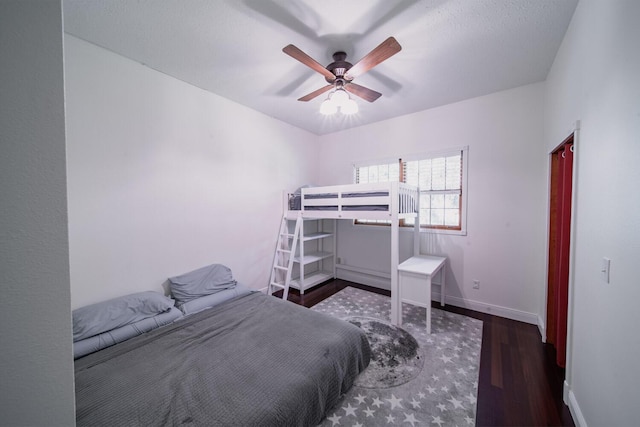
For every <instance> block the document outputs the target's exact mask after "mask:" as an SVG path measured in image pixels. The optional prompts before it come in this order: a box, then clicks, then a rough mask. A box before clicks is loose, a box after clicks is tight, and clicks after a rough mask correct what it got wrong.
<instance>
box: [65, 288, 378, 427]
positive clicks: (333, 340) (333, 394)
mask: <svg viewBox="0 0 640 427" xmlns="http://www.w3.org/2000/svg"><path fill="white" fill-rule="evenodd" d="M237 288H238V286H234V287H233V288H228V289H224V290H222V291H220V292H219V293H226V294H229V293H230V292H231V291H236V295H235V296H232V297H230V298H226V297H225V298H222V299H223V300H224V301H223V302H219V303H217V304H216V305H215V306H213V307H208V308H202V307H198V308H197V309H195V310H194V311H193V312H192V313H188V314H185V315H184V316H182V317H180V318H178V319H177V320H174V321H173V322H171V323H170V324H168V325H164V326H161V327H157V328H155V329H153V330H151V331H148V332H145V333H142V334H140V335H138V336H136V337H133V338H129V339H126V340H124V341H122V342H120V343H117V344H115V345H111V346H108V347H106V348H104V349H101V350H99V351H96V352H93V353H90V354H88V355H85V356H82V357H79V358H78V359H76V361H75V388H76V422H77V425H93V426H99V425H110V426H111V425H177V424H193V425H238V426H257V425H261V426H264V425H278V426H279V425H299V426H306V425H317V424H318V423H320V421H321V420H322V419H323V418H324V416H325V414H326V413H327V411H328V410H329V409H331V408H332V407H333V406H335V405H336V404H337V403H338V401H339V399H340V398H341V396H342V395H343V394H344V393H345V392H346V391H347V390H348V389H349V388H350V387H351V386H352V384H353V381H354V379H355V378H356V376H357V375H358V374H359V373H360V372H361V371H362V370H364V369H365V368H366V366H367V365H368V363H369V359H370V357H371V355H370V348H369V344H368V341H367V338H366V336H365V335H364V333H363V332H362V331H361V330H360V329H359V328H357V327H355V326H353V325H351V324H349V323H348V322H344V321H342V320H339V319H335V318H332V317H330V316H326V315H324V314H322V313H317V312H314V311H311V310H309V309H307V308H304V307H302V306H298V305H296V304H293V303H290V302H288V301H282V300H280V299H278V298H274V297H271V296H266V295H264V294H262V293H260V292H256V291H250V290H248V289H246V288H244V287H242V286H240V291H239V292H238V291H237ZM219 293H216V295H219ZM200 298H202V297H199V298H196V299H194V300H193V301H198V299H200ZM218 299H220V298H218Z"/></svg>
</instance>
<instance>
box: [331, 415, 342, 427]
mask: <svg viewBox="0 0 640 427" xmlns="http://www.w3.org/2000/svg"><path fill="white" fill-rule="evenodd" d="M340 418H342V417H341V416H340V415H338V414H333V416H332V417H327V419H328V420H329V421H331V425H332V426H334V425H336V424H340Z"/></svg>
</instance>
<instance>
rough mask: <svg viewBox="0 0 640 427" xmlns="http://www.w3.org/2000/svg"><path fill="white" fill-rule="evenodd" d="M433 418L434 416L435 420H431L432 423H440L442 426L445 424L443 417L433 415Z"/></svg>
mask: <svg viewBox="0 0 640 427" xmlns="http://www.w3.org/2000/svg"><path fill="white" fill-rule="evenodd" d="M431 418H433V421H431V424H438V425H439V426H441V427H442V424H444V421H442V418H440V417H439V416H437V417H434V416H433V415H432V416H431Z"/></svg>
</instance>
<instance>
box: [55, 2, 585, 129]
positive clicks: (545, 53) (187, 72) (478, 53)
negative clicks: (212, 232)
mask: <svg viewBox="0 0 640 427" xmlns="http://www.w3.org/2000/svg"><path fill="white" fill-rule="evenodd" d="M577 1H578V0H322V1H320V0H137V1H133V0H100V1H86V0H64V26H65V31H66V32H67V33H69V34H72V35H74V36H76V37H79V38H81V39H83V40H86V41H89V42H92V43H94V44H96V45H98V46H102V47H104V48H106V49H109V50H111V51H113V52H116V53H118V54H121V55H123V56H125V57H128V58H130V59H133V60H135V61H138V62H140V63H142V64H145V65H146V66H148V67H150V68H153V69H155V70H158V71H160V72H162V73H165V74H168V75H170V76H173V77H175V78H177V79H180V80H183V81H185V82H188V83H190V84H193V85H195V86H198V87H200V88H203V89H206V90H208V91H211V92H213V93H216V94H218V95H220V96H223V97H225V98H228V99H230V100H233V101H235V102H238V103H240V104H243V105H245V106H247V107H250V108H252V109H255V110H257V111H260V112H262V113H264V114H266V115H268V116H271V117H275V118H277V119H280V120H282V121H284V122H287V123H290V124H292V125H294V126H297V127H300V128H303V129H306V130H308V131H310V132H313V133H315V134H318V135H322V134H327V133H331V132H335V131H338V130H342V129H347V128H350V127H354V126H360V125H363V124H368V123H372V122H376V121H380V120H385V119H388V118H391V117H396V116H400V115H404V114H409V113H413V112H416V111H421V110H425V109H428V108H433V107H437V106H441V105H445V104H449V103H452V102H456V101H460V100H463V99H468V98H473V97H476V96H481V95H486V94H489V93H492V92H496V91H500V90H504V89H509V88H513V87H517V86H521V85H525V84H529V83H534V82H540V81H543V80H545V78H546V76H547V73H548V71H549V68H550V67H551V64H552V63H553V60H554V58H555V55H556V52H557V50H558V47H559V46H560V43H561V41H562V38H563V37H564V34H565V31H566V29H567V26H568V25H569V21H570V20H571V16H572V15H573V11H574V9H575V7H576V5H577ZM389 36H394V37H395V38H396V39H397V40H398V42H399V43H400V45H401V46H402V51H400V52H399V53H398V54H396V55H395V56H393V57H391V58H390V59H388V60H386V61H385V62H383V63H382V64H380V65H378V66H377V67H375V68H374V69H372V70H371V71H369V72H368V73H366V74H363V75H361V76H359V77H358V78H357V79H356V80H355V82H356V83H358V84H360V85H363V86H366V87H369V88H371V89H373V90H375V91H377V92H381V93H382V97H380V98H379V99H378V100H377V101H375V102H373V103H368V102H366V101H364V100H361V99H359V98H356V101H357V102H358V105H359V106H360V112H359V113H358V114H357V115H355V116H340V115H336V116H330V117H325V116H322V115H320V113H319V112H318V110H319V107H320V103H321V102H322V100H323V99H324V96H319V97H318V98H316V99H314V100H312V101H310V102H306V103H305V102H300V101H297V98H299V97H301V96H303V95H306V94H307V93H309V92H311V91H313V90H315V89H318V88H320V87H322V86H324V85H326V82H325V80H324V77H322V75H320V74H318V73H316V72H315V71H312V70H311V69H309V68H307V67H306V66H304V65H303V64H301V63H299V62H298V61H296V60H294V59H293V58H291V57H289V56H287V55H285V54H284V53H283V52H282V48H283V47H284V46H286V45H287V44H290V43H291V44H294V45H295V46H297V47H298V48H300V49H302V50H303V51H304V52H306V53H307V54H308V55H310V56H311V57H312V58H314V59H316V60H317V61H318V62H320V63H321V64H323V65H327V64H329V63H330V62H332V58H331V55H332V54H333V53H334V52H335V51H338V50H342V51H345V52H346V53H347V55H348V57H347V60H349V61H350V62H351V63H353V64H355V63H356V61H357V60H359V59H360V58H361V57H363V56H364V55H366V54H367V53H368V52H369V51H371V50H372V49H373V48H374V47H376V46H377V45H378V44H380V43H381V42H382V41H383V40H385V39H386V38H387V37H389Z"/></svg>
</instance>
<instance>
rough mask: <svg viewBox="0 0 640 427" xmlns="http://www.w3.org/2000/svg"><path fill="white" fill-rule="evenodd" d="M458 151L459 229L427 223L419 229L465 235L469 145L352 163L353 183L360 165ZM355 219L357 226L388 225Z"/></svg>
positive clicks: (433, 156)
mask: <svg viewBox="0 0 640 427" xmlns="http://www.w3.org/2000/svg"><path fill="white" fill-rule="evenodd" d="M460 153H462V177H461V187H462V188H461V197H460V229H459V230H458V229H451V228H440V227H431V226H428V225H427V226H425V225H422V226H421V227H420V231H421V232H423V233H432V234H451V235H459V236H466V235H467V200H468V192H469V186H468V179H467V176H468V167H469V147H468V146H464V147H457V148H451V149H446V150H441V151H434V152H428V153H421V154H412V155H408V156H400V158H399V159H388V158H387V159H380V160H376V161H371V160H370V161H366V162H360V163H354V165H353V182H354V183H355V182H356V172H357V170H358V168H361V167H368V166H375V165H383V164H390V163H393V162H395V161H397V162H399V161H400V160H401V161H402V162H403V164H404V163H405V162H410V161H416V160H426V159H433V158H438V157H450V156H453V155H456V154H460ZM429 193H432V191H429V190H420V194H429ZM356 221H357V222H356ZM356 221H354V224H357V225H358V226H365V227H366V226H370V225H378V226H379V225H388V224H387V223H385V222H384V221H376V222H375V223H367V221H366V220H365V221H358V220H356ZM407 227H411V228H413V225H406V226H404V227H403V228H407Z"/></svg>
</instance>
